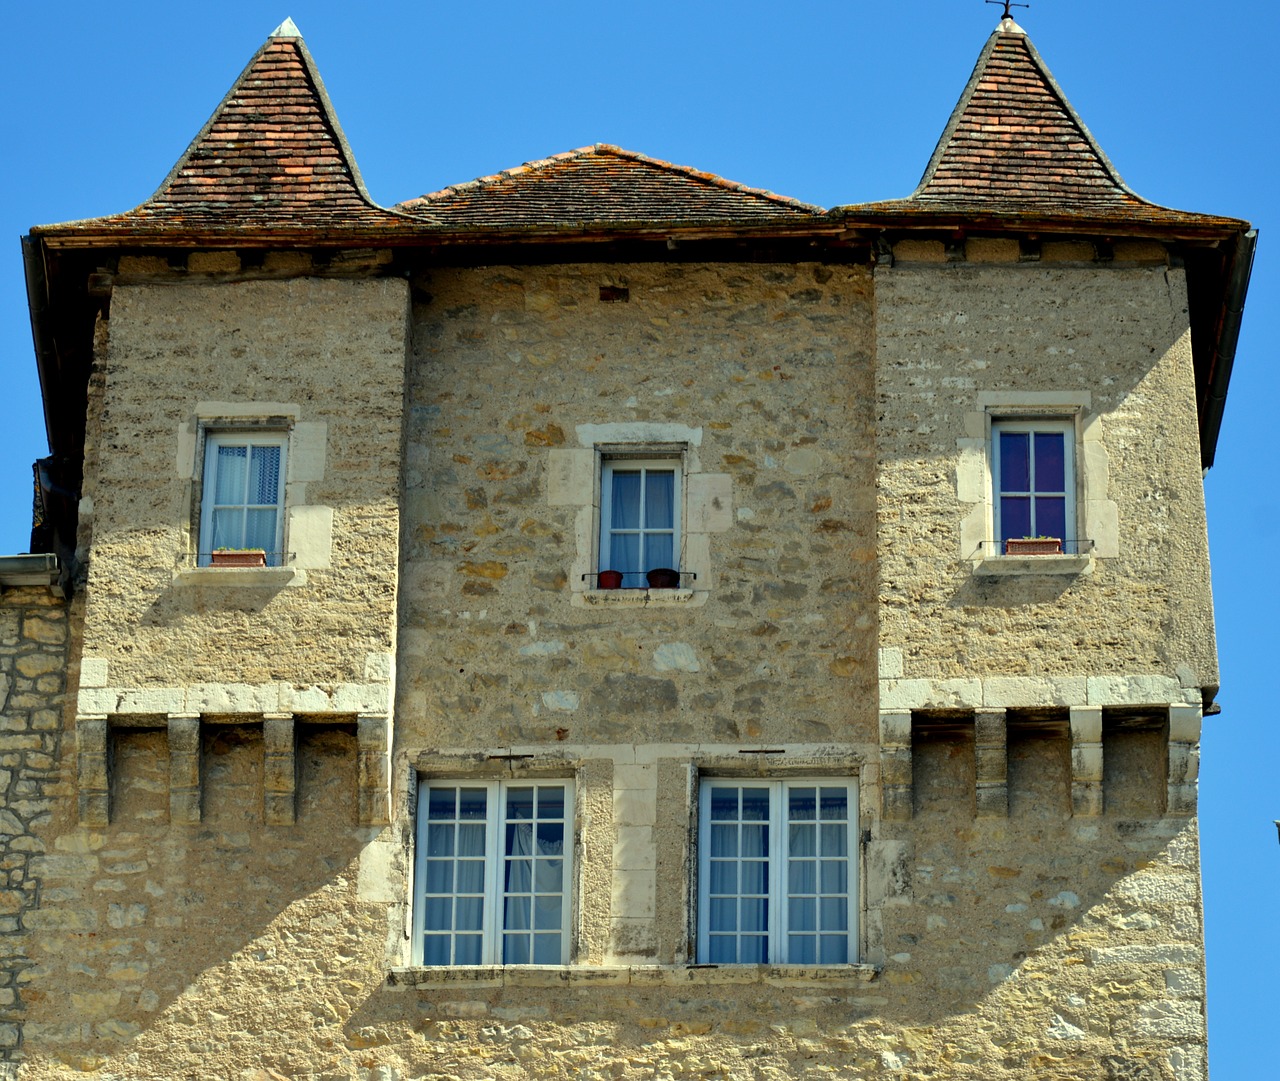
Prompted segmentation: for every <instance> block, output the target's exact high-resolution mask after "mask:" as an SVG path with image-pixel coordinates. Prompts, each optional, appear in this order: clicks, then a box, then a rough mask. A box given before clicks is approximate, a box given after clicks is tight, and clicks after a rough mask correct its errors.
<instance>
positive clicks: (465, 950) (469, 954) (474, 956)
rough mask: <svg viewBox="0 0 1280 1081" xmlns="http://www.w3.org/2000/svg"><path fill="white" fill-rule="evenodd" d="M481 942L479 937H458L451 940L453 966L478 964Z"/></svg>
mask: <svg viewBox="0 0 1280 1081" xmlns="http://www.w3.org/2000/svg"><path fill="white" fill-rule="evenodd" d="M482 942H483V940H482V939H481V937H480V936H479V935H458V937H457V938H455V939H454V940H453V963H454V964H455V965H478V964H480V956H481V955H480V946H481V943H482Z"/></svg>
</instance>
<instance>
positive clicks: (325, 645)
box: [82, 259, 407, 714]
mask: <svg viewBox="0 0 1280 1081" xmlns="http://www.w3.org/2000/svg"><path fill="white" fill-rule="evenodd" d="M152 264H158V265H154V266H153V265H152ZM121 270H122V275H121V278H120V279H119V280H118V281H117V283H116V285H115V288H114V291H113V294H112V299H111V318H110V329H109V333H108V334H107V335H105V347H104V348H101V349H100V350H99V355H98V371H97V373H96V379H95V383H94V387H95V394H94V397H93V398H92V400H91V402H90V434H91V440H90V445H89V447H88V448H87V451H86V455H87V469H86V477H85V484H84V499H83V501H82V534H83V537H82V547H83V548H84V550H85V551H86V552H87V555H88V583H87V593H86V595H87V598H88V605H87V609H86V615H85V628H84V643H85V655H86V657H87V658H90V659H92V660H94V661H95V662H97V667H96V668H94V671H93V675H94V677H95V678H94V679H91V680H89V681H88V686H90V687H94V688H102V693H101V694H100V695H97V696H96V697H95V700H94V701H92V702H89V703H86V706H85V709H84V712H88V713H97V714H107V713H115V712H121V713H153V714H154V713H165V712H187V713H201V712H225V713H241V712H248V711H255V710H259V711H260V710H261V709H263V708H264V707H263V705H262V702H261V699H262V698H263V697H264V695H263V693H261V692H262V689H263V688H268V689H270V690H276V689H277V688H296V689H298V690H299V691H301V690H303V689H305V688H307V687H309V686H315V685H319V686H321V687H325V686H343V685H346V686H360V685H364V684H367V683H369V682H375V681H377V680H378V677H377V676H375V677H373V678H371V677H370V674H369V672H368V667H369V663H370V661H369V658H370V657H371V656H372V657H374V658H376V659H377V660H375V667H377V666H378V665H381V666H382V667H383V669H384V671H383V672H382V673H381V677H380V679H381V682H383V683H384V684H385V682H386V677H387V672H386V671H385V669H386V666H387V665H388V664H389V656H390V654H391V653H392V652H393V650H394V642H395V601H396V552H397V545H398V523H399V508H398V496H399V476H400V438H401V437H400V414H401V402H402V388H403V372H404V362H405V352H406V339H407V289H406V286H405V284H404V282H403V281H399V280H395V279H373V280H363V281H361V280H352V281H344V280H320V279H316V278H299V279H295V280H289V281H228V280H216V279H215V278H213V277H212V276H209V275H200V274H192V275H190V276H186V277H181V278H179V277H177V276H175V275H171V274H167V272H168V267H167V264H165V263H164V262H163V261H162V260H143V259H134V260H129V259H126V260H124V261H123V262H122V267H121ZM148 271H150V272H152V273H151V276H150V277H148V276H146V273H145V272H148ZM130 275H132V277H130ZM131 282H133V283H134V284H131ZM245 425H259V426H265V427H267V428H268V429H272V430H280V431H284V432H287V433H288V437H289V447H288V451H289V453H288V457H287V463H288V486H287V487H288V496H287V515H288V522H287V528H286V535H285V545H286V548H287V549H288V550H287V552H286V553H285V555H284V559H283V566H282V567H281V568H279V569H270V570H268V571H267V572H263V573H260V574H257V575H252V574H248V573H247V572H241V573H239V574H236V573H235V572H227V573H224V572H222V571H221V570H220V569H208V568H200V567H197V566H196V558H195V556H196V549H197V544H198V537H197V536H196V534H197V526H198V511H199V505H198V504H199V483H200V479H201V476H202V463H201V462H200V461H199V460H198V459H199V457H200V454H199V451H200V448H201V445H202V442H201V441H202V437H203V435H204V433H205V432H206V431H218V430H225V429H237V428H239V427H241V426H245ZM204 547H205V548H206V549H207V547H208V542H207V541H206V542H205V545H204ZM200 685H211V686H209V687H208V688H207V691H206V692H204V694H203V698H204V700H203V701H201V700H199V699H200V698H201V693H200V692H196V693H195V695H194V698H193V696H191V695H187V694H185V693H180V692H185V691H186V690H187V689H189V688H191V687H193V686H200ZM237 685H250V686H254V687H256V688H258V689H259V693H257V694H256V696H255V695H252V694H247V693H246V694H241V695H239V698H237V695H236V692H235V691H234V688H235V687H236V686H237ZM220 687H221V688H226V687H230V688H232V690H230V691H226V690H220V689H219V688H220ZM138 690H146V691H148V692H163V691H166V690H167V691H168V692H170V693H168V694H165V693H153V694H152V695H151V697H150V698H149V699H147V698H145V697H144V699H143V700H132V701H131V700H128V697H127V696H128V695H130V694H131V693H133V692H135V691H138ZM282 693H285V692H282ZM122 697H123V698H124V699H125V700H123V701H122ZM313 697H314V696H313ZM244 698H247V701H241V700H240V699H244ZM99 699H100V700H99ZM290 705H291V703H290V702H288V701H284V702H281V701H280V700H279V698H278V697H277V699H276V701H275V702H274V703H272V706H271V708H275V709H289V708H290ZM313 708H315V707H314V706H313ZM384 711H385V707H384Z"/></svg>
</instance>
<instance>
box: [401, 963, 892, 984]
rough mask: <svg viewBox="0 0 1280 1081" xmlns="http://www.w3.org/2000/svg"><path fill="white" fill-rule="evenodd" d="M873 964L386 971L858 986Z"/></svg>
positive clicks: (560, 980) (419, 977)
mask: <svg viewBox="0 0 1280 1081" xmlns="http://www.w3.org/2000/svg"><path fill="white" fill-rule="evenodd" d="M879 974H880V968H879V966H877V965H866V964H855V965H511V966H502V965H477V966H475V967H464V968H445V967H434V966H421V965H418V966H410V967H404V968H393V969H391V970H390V971H388V973H387V985H388V986H389V987H402V988H413V987H441V986H446V987H447V986H457V985H459V984H465V985H468V986H471V987H477V988H479V987H485V988H493V987H572V986H583V985H587V984H590V985H592V986H595V987H599V986H611V987H681V986H690V985H693V986H702V985H708V984H739V985H741V984H769V985H773V986H780V987H806V986H812V985H813V984H815V983H820V984H822V985H823V986H824V987H858V986H862V985H864V984H869V983H872V982H874V981H875V979H876V977H877V976H878V975H879Z"/></svg>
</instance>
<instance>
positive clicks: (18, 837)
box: [0, 587, 74, 1078]
mask: <svg viewBox="0 0 1280 1081" xmlns="http://www.w3.org/2000/svg"><path fill="white" fill-rule="evenodd" d="M67 609H68V606H67V604H66V602H65V601H63V600H62V599H61V598H59V597H55V596H53V595H52V594H51V593H50V591H49V590H48V589H47V588H35V587H31V588H11V589H0V1077H5V1078H8V1077H12V1076H13V1073H12V1070H13V1069H14V1067H15V1065H16V1064H17V1063H18V1062H20V1061H21V1060H22V1058H23V1057H24V1055H25V1054H26V1051H25V1033H24V1024H23V1022H24V1021H25V1019H26V1013H27V1009H28V1007H29V1005H30V1004H31V1003H32V1002H33V1001H38V1000H39V999H40V998H41V996H42V995H43V994H44V992H43V991H42V990H39V989H35V988H33V987H32V981H33V980H35V979H37V978H38V976H39V963H38V962H37V961H35V960H34V958H33V954H32V950H31V945H32V936H33V935H34V934H37V933H39V930H40V928H41V927H42V926H43V924H42V922H41V921H42V919H43V918H44V912H42V911H41V904H42V902H45V901H48V900H50V899H51V898H50V893H49V889H48V887H47V886H46V884H45V883H44V865H45V862H46V859H47V853H48V851H49V847H48V845H49V836H48V833H47V826H48V823H49V821H50V818H51V815H52V812H53V810H54V808H55V807H56V806H57V805H58V804H59V803H61V804H63V805H66V804H67V803H68V802H69V799H68V797H69V796H70V794H71V793H72V792H73V791H74V781H73V778H72V776H71V774H70V771H69V770H68V769H67V759H66V755H65V753H64V748H65V746H66V744H67V743H69V742H73V741H68V740H66V739H64V723H65V714H64V706H65V701H66V691H67V679H68V660H69V646H70V636H69V634H68V611H67Z"/></svg>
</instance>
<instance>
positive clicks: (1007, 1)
mask: <svg viewBox="0 0 1280 1081" xmlns="http://www.w3.org/2000/svg"><path fill="white" fill-rule="evenodd" d="M987 3H988V4H1003V5H1004V14H1003V15H1002V16H1001V18H1003V19H1012V18H1013V16H1012V15H1010V14H1009V9H1010V8H1029V7H1030V6H1031V5H1030V4H1014V3H1011V0H987Z"/></svg>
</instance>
